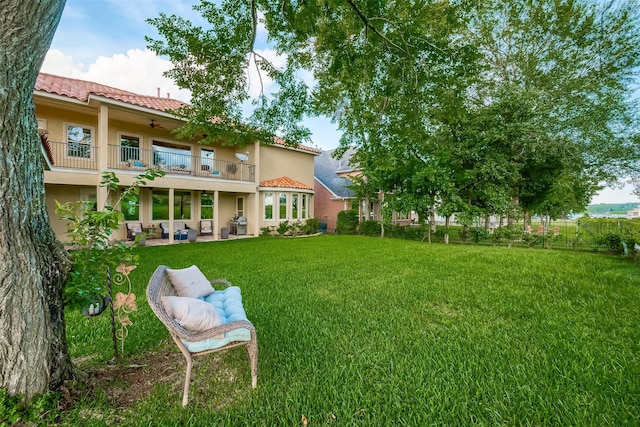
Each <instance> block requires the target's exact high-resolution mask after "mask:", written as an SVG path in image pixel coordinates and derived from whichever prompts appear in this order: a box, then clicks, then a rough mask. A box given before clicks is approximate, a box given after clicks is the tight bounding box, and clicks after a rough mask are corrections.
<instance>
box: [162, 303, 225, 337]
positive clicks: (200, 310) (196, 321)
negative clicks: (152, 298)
mask: <svg viewBox="0 0 640 427" xmlns="http://www.w3.org/2000/svg"><path fill="white" fill-rule="evenodd" d="M162 305H164V308H165V310H167V313H168V314H169V316H171V317H173V318H174V319H175V320H176V322H178V323H179V324H180V325H181V326H182V327H183V328H185V329H187V330H189V331H191V332H202V331H206V330H208V329H211V328H214V327H216V326H220V325H222V324H224V321H223V320H222V318H221V317H220V315H219V314H218V312H217V310H216V309H215V307H214V306H213V305H211V304H208V303H206V302H204V301H202V300H199V299H195V298H185V297H173V296H169V297H162ZM218 338H220V339H222V338H224V335H220V336H219V337H218Z"/></svg>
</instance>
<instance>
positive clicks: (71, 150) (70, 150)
mask: <svg viewBox="0 0 640 427" xmlns="http://www.w3.org/2000/svg"><path fill="white" fill-rule="evenodd" d="M92 141H93V129H91V128H89V127H86V126H79V125H72V124H68V125H67V156H68V157H80V158H83V159H90V158H91V156H92V153H91V142H92Z"/></svg>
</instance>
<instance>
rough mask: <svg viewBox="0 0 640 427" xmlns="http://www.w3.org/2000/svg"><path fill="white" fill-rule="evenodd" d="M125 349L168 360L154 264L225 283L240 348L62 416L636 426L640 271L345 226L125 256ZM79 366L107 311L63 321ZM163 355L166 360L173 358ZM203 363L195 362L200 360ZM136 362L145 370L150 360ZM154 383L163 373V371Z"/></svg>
mask: <svg viewBox="0 0 640 427" xmlns="http://www.w3.org/2000/svg"><path fill="white" fill-rule="evenodd" d="M139 254H140V257H141V261H142V265H141V266H140V267H139V268H138V269H136V270H135V271H134V272H133V273H132V274H131V277H132V278H133V281H134V287H135V292H136V293H137V295H138V307H139V310H138V311H137V312H136V313H134V314H133V315H132V316H131V317H132V320H133V323H134V325H133V326H132V327H130V329H129V336H128V338H127V342H126V344H125V351H126V353H127V354H128V357H132V358H136V360H145V357H147V355H149V354H154V352H159V351H167V350H168V351H171V352H173V353H177V348H176V347H175V345H174V344H173V343H172V342H171V341H170V339H169V337H168V333H167V332H166V330H165V329H164V327H163V326H162V325H161V324H160V322H159V321H158V320H157V319H156V318H155V317H154V315H153V313H152V312H151V310H150V309H149V307H148V305H147V304H146V300H145V299H144V289H145V287H146V283H147V281H148V278H149V277H150V275H151V274H152V272H153V270H154V269H155V267H156V266H157V265H158V264H166V265H169V266H171V267H173V268H181V267H187V266H189V265H192V264H196V265H198V266H199V267H200V268H201V269H202V270H203V272H204V273H205V274H206V275H207V276H208V277H210V278H219V277H224V278H227V279H228V280H230V281H231V282H232V283H234V284H237V285H238V286H240V287H241V289H242V293H243V300H244V305H245V309H246V311H247V315H248V317H249V319H250V320H251V321H252V322H253V323H254V325H255V326H256V329H257V331H258V346H259V374H258V388H257V389H256V390H252V389H251V388H250V375H249V366H248V362H247V360H246V357H245V354H244V352H243V350H241V349H234V350H231V351H229V352H226V353H224V354H221V355H219V356H214V357H212V358H207V357H204V358H200V359H199V361H197V362H196V364H195V368H194V372H195V382H194V383H193V385H192V388H191V396H190V403H189V406H188V407H187V408H185V409H183V408H182V407H181V406H180V400H181V387H182V381H183V378H184V377H183V374H184V366H185V365H184V361H183V360H179V359H176V360H177V361H179V362H178V363H176V364H175V366H174V368H173V370H172V372H169V373H166V374H162V375H173V377H175V378H174V379H173V380H172V381H171V382H169V383H167V382H164V383H162V382H159V385H156V386H155V387H151V386H150V388H152V393H151V394H150V396H149V397H145V398H142V399H141V400H139V401H138V402H137V403H136V404H135V405H134V406H132V407H130V408H119V407H115V406H114V405H113V404H110V403H109V401H108V400H107V399H106V398H105V399H97V400H96V399H86V400H81V401H80V402H78V403H77V404H76V405H75V406H74V407H73V408H72V409H71V410H70V411H68V412H66V413H65V414H64V417H63V419H64V421H63V424H67V425H77V424H83V425H91V424H94V425H104V424H113V423H118V424H121V425H166V426H175V425H193V426H197V425H220V426H236V425H237V426H245V425H257V426H275V425H286V426H296V425H302V422H301V419H302V416H303V415H304V416H305V417H306V419H307V420H308V425H310V426H314V425H339V426H354V425H356V426H357V425H362V426H387V425H389V426H391V425H393V426H397V425H400V426H402V425H406V426H423V425H469V424H477V425H500V424H506V425H548V424H554V425H598V426H601V425H637V424H639V423H640V305H639V304H638V300H639V297H640V268H639V267H638V266H636V265H635V264H633V263H631V262H629V261H626V260H623V259H620V258H615V257H611V256H606V255H602V254H600V255H598V254H591V253H573V252H567V251H562V252H558V251H550V250H536V249H516V248H512V249H508V248H504V247H495V248H494V247H484V246H474V245H441V244H426V243H419V242H411V241H403V240H394V239H379V238H366V237H352V236H320V237H314V238H302V239H277V238H258V239H245V240H236V241H225V242H210V243H198V242H196V243H191V244H183V245H175V246H160V247H143V248H139ZM67 317H68V319H67V323H68V340H69V343H70V351H71V352H72V355H73V356H74V357H75V358H83V359H84V360H87V359H90V360H91V361H90V362H87V361H85V362H83V363H82V364H80V366H81V367H83V369H85V370H88V369H90V367H91V365H92V364H93V365H94V366H95V365H96V364H98V365H102V364H104V363H105V362H106V361H107V360H108V359H109V358H110V357H111V356H112V350H111V343H110V338H109V337H110V335H109V324H108V318H107V316H104V315H103V316H100V317H99V318H96V319H88V318H84V317H82V316H80V315H78V314H77V313H69V314H68V316H67ZM180 357H181V356H180ZM212 361H213V363H212ZM145 369H149V370H153V366H151V367H147V368H145ZM173 377H172V378H173Z"/></svg>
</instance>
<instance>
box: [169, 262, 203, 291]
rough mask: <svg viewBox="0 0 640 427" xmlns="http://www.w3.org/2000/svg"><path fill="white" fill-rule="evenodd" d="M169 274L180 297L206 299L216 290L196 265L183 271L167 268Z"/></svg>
mask: <svg viewBox="0 0 640 427" xmlns="http://www.w3.org/2000/svg"><path fill="white" fill-rule="evenodd" d="M167 274H168V275H169V279H171V283H172V284H173V287H174V288H175V289H176V293H177V294H178V296H181V297H188V298H200V297H206V296H207V295H209V294H211V293H212V292H213V291H214V290H215V289H213V286H211V282H209V280H207V278H206V277H205V275H204V274H202V272H201V271H200V269H199V268H198V267H196V266H195V265H192V266H191V267H188V268H183V269H181V270H173V269H171V268H167Z"/></svg>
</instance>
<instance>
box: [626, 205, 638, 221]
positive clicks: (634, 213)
mask: <svg viewBox="0 0 640 427" xmlns="http://www.w3.org/2000/svg"><path fill="white" fill-rule="evenodd" d="M634 218H640V206H639V207H637V208H635V209H632V210H630V211H627V219H634Z"/></svg>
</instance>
